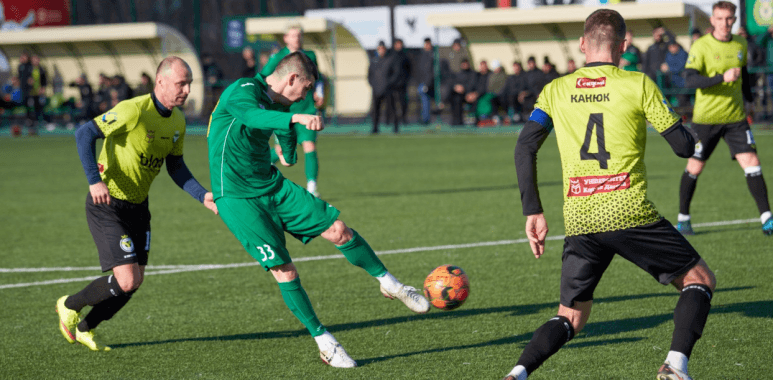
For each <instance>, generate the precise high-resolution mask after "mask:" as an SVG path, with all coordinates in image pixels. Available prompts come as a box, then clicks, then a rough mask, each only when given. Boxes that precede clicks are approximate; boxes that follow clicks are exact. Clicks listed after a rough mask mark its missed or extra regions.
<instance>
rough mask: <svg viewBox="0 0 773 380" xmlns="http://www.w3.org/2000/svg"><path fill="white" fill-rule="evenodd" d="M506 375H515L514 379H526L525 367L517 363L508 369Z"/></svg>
mask: <svg viewBox="0 0 773 380" xmlns="http://www.w3.org/2000/svg"><path fill="white" fill-rule="evenodd" d="M508 375H513V376H515V380H526V376H527V374H526V367H524V366H522V365H517V366H515V368H513V370H512V371H510V373H508Z"/></svg>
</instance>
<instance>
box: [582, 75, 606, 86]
mask: <svg viewBox="0 0 773 380" xmlns="http://www.w3.org/2000/svg"><path fill="white" fill-rule="evenodd" d="M606 85H607V77H601V78H577V83H576V84H575V87H577V88H599V87H605V86H606Z"/></svg>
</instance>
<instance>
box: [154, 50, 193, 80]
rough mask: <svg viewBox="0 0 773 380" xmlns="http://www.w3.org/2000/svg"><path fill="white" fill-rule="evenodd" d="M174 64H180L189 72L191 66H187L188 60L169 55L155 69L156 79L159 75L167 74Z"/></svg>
mask: <svg viewBox="0 0 773 380" xmlns="http://www.w3.org/2000/svg"><path fill="white" fill-rule="evenodd" d="M175 65H182V66H183V67H184V68H185V69H186V70H188V72H191V67H190V66H188V62H185V61H184V60H183V59H182V58H180V57H176V56H174V55H171V56H169V57H166V58H164V60H163V61H161V63H160V64H159V65H158V68H157V69H156V80H158V77H159V76H162V75H168V74H169V72H171V70H172V68H173V67H174V66H175Z"/></svg>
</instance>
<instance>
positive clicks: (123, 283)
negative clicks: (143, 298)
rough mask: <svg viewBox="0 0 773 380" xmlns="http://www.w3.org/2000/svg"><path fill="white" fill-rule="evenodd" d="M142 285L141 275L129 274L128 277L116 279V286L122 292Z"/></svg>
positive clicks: (127, 291)
mask: <svg viewBox="0 0 773 380" xmlns="http://www.w3.org/2000/svg"><path fill="white" fill-rule="evenodd" d="M140 285H142V277H140V276H131V277H130V278H125V279H118V286H120V287H121V290H123V291H124V293H129V292H131V291H133V290H137V289H138V288H139V287H140Z"/></svg>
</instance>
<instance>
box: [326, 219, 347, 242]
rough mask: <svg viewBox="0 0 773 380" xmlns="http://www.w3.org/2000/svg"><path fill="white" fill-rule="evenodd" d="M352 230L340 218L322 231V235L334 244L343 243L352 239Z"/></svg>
mask: <svg viewBox="0 0 773 380" xmlns="http://www.w3.org/2000/svg"><path fill="white" fill-rule="evenodd" d="M352 236H353V232H352V230H351V229H350V228H349V227H347V226H346V224H344V222H342V221H340V220H336V221H335V222H334V223H333V225H332V226H330V228H328V229H327V231H325V232H323V233H322V237H323V238H325V239H327V240H328V241H330V242H331V243H333V244H335V245H339V246H340V245H344V244H346V243H348V242H349V240H352Z"/></svg>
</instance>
